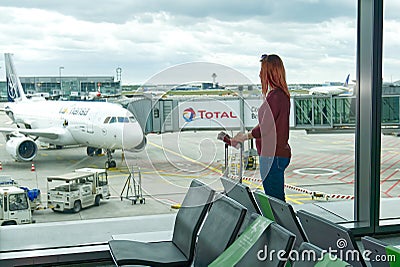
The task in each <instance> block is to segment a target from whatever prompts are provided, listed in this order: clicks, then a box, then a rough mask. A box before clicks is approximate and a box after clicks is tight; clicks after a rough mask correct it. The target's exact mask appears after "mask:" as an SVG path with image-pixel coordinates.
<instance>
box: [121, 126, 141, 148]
mask: <svg viewBox="0 0 400 267" xmlns="http://www.w3.org/2000/svg"><path fill="white" fill-rule="evenodd" d="M144 141H145V136H144V134H143V131H142V128H141V127H140V125H139V123H137V122H135V123H126V124H124V129H123V139H122V144H123V149H124V150H135V148H137V147H140V146H142V144H143V142H144Z"/></svg>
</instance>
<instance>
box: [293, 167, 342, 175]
mask: <svg viewBox="0 0 400 267" xmlns="http://www.w3.org/2000/svg"><path fill="white" fill-rule="evenodd" d="M309 171H317V172H318V171H319V173H312V172H309ZM293 172H294V173H297V174H300V175H310V176H327V175H335V174H338V173H339V171H336V170H331V169H325V168H302V169H296V170H293Z"/></svg>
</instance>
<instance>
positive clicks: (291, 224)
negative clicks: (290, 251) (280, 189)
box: [266, 195, 308, 249]
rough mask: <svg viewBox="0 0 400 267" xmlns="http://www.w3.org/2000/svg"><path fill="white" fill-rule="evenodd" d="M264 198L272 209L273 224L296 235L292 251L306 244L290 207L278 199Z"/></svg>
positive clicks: (300, 226)
mask: <svg viewBox="0 0 400 267" xmlns="http://www.w3.org/2000/svg"><path fill="white" fill-rule="evenodd" d="M266 196H267V198H268V201H269V205H270V207H271V209H272V213H273V214H274V218H275V222H277V223H278V224H279V225H281V226H282V227H284V228H286V229H288V230H289V231H290V232H292V233H293V234H295V235H296V242H295V244H294V249H299V247H300V245H301V244H302V243H303V242H308V238H307V235H306V233H305V232H304V229H303V226H302V225H301V223H300V221H299V220H298V218H297V215H296V212H295V211H294V209H293V207H292V205H290V204H289V203H286V202H284V201H282V200H280V199H278V198H275V197H272V196H269V195H266Z"/></svg>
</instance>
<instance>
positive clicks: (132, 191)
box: [120, 166, 145, 205]
mask: <svg viewBox="0 0 400 267" xmlns="http://www.w3.org/2000/svg"><path fill="white" fill-rule="evenodd" d="M135 175H137V179H138V181H136V179H135ZM124 193H125V194H124ZM120 197H121V201H122V200H123V199H124V198H125V199H128V200H130V201H132V205H133V204H136V202H137V201H139V203H140V204H145V198H144V197H143V190H142V174H141V172H140V168H139V167H138V166H133V167H132V170H131V171H130V172H129V176H128V178H127V179H126V181H125V185H124V188H123V189H122V192H121V195H120Z"/></svg>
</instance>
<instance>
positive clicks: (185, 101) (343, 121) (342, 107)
mask: <svg viewBox="0 0 400 267" xmlns="http://www.w3.org/2000/svg"><path fill="white" fill-rule="evenodd" d="M290 101H291V112H290V122H289V123H290V128H291V129H305V130H306V131H307V132H330V131H338V130H340V131H354V129H355V123H356V98H355V97H354V96H316V95H295V96H292V97H291V99H290ZM261 103H262V100H261V98H260V97H244V98H242V97H238V96H237V97H218V96H198V97H193V96H191V97H171V98H159V99H155V98H147V97H139V98H134V99H132V101H131V102H130V103H129V104H128V106H127V108H128V109H129V110H130V111H131V112H132V113H133V114H135V116H136V118H137V119H138V121H139V123H140V125H141V126H142V129H144V131H145V133H146V134H147V133H158V134H161V133H167V132H178V131H202V130H206V131H209V130H223V131H226V130H228V131H230V130H232V131H239V130H250V129H252V128H253V127H254V126H255V125H257V123H258V108H259V106H260V105H261ZM399 117H400V96H398V95H388V96H383V98H382V127H383V129H384V130H385V131H388V130H389V131H392V130H393V129H398V128H399V127H400V118H399Z"/></svg>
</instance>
